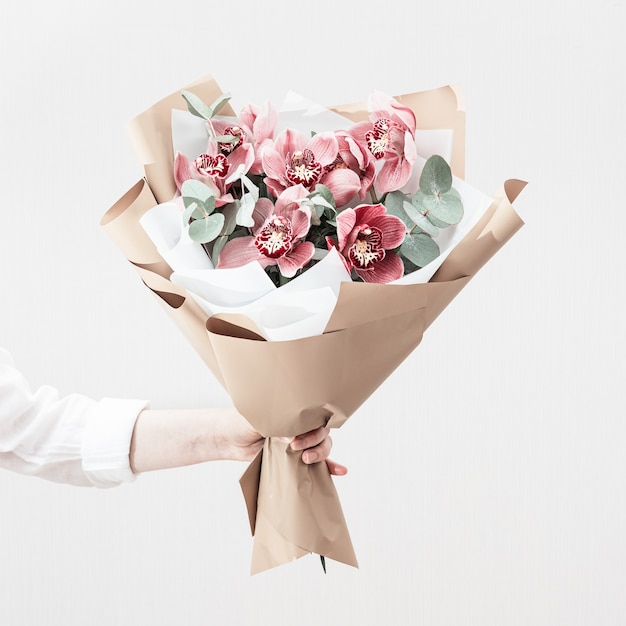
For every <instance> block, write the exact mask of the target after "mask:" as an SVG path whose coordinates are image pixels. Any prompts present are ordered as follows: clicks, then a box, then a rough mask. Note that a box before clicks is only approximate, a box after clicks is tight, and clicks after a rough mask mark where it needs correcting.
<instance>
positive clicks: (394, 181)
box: [349, 92, 417, 194]
mask: <svg viewBox="0 0 626 626" xmlns="http://www.w3.org/2000/svg"><path fill="white" fill-rule="evenodd" d="M368 109H369V111H370V121H369V122H359V123H357V124H355V125H354V126H353V127H352V128H351V129H350V131H349V133H350V134H351V135H352V137H354V139H355V140H356V141H357V142H358V143H359V144H360V145H362V146H366V147H367V149H368V150H369V152H370V153H371V154H372V155H373V156H374V157H375V158H376V159H377V160H378V161H380V162H381V163H382V165H381V166H380V171H379V172H378V174H377V176H376V191H377V192H378V193H379V194H384V193H387V192H388V191H395V190H397V189H400V188H401V187H402V186H403V185H404V184H405V183H406V182H407V181H408V180H409V178H410V177H411V172H412V170H413V164H414V163H415V161H416V159H417V149H416V146H415V128H416V121H415V114H414V113H413V111H412V110H411V109H409V107H406V106H404V105H402V104H400V103H399V102H398V101H397V100H395V99H394V98H391V97H389V96H387V95H385V94H383V93H380V92H373V93H372V94H370V96H369V99H368Z"/></svg>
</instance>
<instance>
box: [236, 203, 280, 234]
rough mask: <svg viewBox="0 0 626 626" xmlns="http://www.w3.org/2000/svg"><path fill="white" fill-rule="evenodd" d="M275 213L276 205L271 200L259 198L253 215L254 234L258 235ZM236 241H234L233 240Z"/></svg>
mask: <svg viewBox="0 0 626 626" xmlns="http://www.w3.org/2000/svg"><path fill="white" fill-rule="evenodd" d="M273 211H274V205H273V204H272V201H271V200H270V199H269V198H259V199H258V200H257V202H256V204H255V205H254V212H253V213H252V219H253V220H254V226H253V227H252V232H253V233H254V234H255V235H256V233H257V232H258V231H259V230H261V228H263V226H265V223H266V222H267V220H268V219H269V218H270V217H271V215H272V213H273ZM233 241H234V240H233Z"/></svg>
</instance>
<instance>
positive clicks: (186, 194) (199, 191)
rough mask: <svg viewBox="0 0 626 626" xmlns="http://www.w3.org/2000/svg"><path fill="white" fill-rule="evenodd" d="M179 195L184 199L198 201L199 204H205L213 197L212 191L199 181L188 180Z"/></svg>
mask: <svg viewBox="0 0 626 626" xmlns="http://www.w3.org/2000/svg"><path fill="white" fill-rule="evenodd" d="M180 193H181V194H182V196H183V199H184V198H193V199H194V200H199V201H200V202H201V203H203V204H204V203H205V202H206V201H207V200H208V199H209V198H211V197H213V191H211V188H210V187H209V186H207V185H205V184H204V183H202V182H200V181H199V180H195V179H193V178H190V179H188V180H186V181H185V182H184V183H183V184H182V186H181V188H180Z"/></svg>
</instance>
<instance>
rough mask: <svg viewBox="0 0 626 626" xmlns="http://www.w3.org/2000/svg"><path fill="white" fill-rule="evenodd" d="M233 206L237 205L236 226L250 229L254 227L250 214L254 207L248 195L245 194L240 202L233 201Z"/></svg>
mask: <svg viewBox="0 0 626 626" xmlns="http://www.w3.org/2000/svg"><path fill="white" fill-rule="evenodd" d="M235 204H236V205H237V224H238V225H239V226H247V227H248V228H252V226H254V220H253V219H252V213H253V212H254V207H255V206H256V202H255V201H254V198H253V197H252V196H251V195H250V194H249V193H245V194H244V195H243V196H242V197H241V200H236V201H235Z"/></svg>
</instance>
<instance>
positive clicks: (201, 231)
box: [189, 213, 224, 243]
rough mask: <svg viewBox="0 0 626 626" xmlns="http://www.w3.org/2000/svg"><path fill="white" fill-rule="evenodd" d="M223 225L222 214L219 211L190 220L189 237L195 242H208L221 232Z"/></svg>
mask: <svg viewBox="0 0 626 626" xmlns="http://www.w3.org/2000/svg"><path fill="white" fill-rule="evenodd" d="M223 226H224V216H223V215H222V214H221V213H214V214H213V215H209V216H208V217H205V218H204V219H201V220H195V221H193V222H191V224H189V237H190V238H191V239H193V241H196V242H197V243H208V242H209V241H213V240H214V239H215V238H216V237H217V236H218V235H219V234H220V233H221V232H222V227H223Z"/></svg>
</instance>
